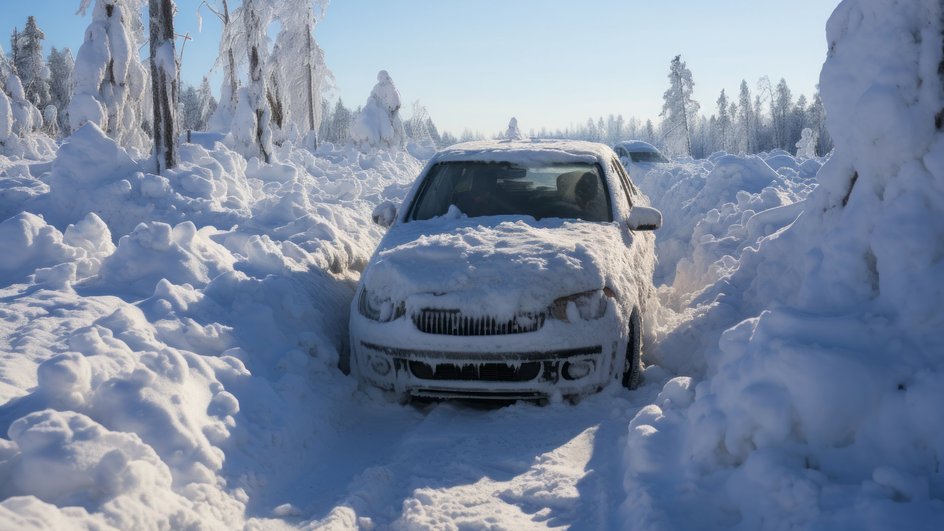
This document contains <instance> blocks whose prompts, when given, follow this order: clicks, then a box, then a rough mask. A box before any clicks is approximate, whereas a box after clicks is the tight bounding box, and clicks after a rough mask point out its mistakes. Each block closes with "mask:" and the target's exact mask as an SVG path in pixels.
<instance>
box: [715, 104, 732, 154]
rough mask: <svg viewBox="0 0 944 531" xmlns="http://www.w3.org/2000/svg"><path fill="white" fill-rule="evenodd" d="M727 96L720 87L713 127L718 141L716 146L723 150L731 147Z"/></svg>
mask: <svg viewBox="0 0 944 531" xmlns="http://www.w3.org/2000/svg"><path fill="white" fill-rule="evenodd" d="M729 110H730V109H729V107H728V96H727V94H725V93H724V89H721V95H720V96H718V119H717V121H716V122H715V127H716V128H717V132H718V142H717V147H720V148H721V149H723V150H725V151H729V150H730V149H732V146H731V142H730V137H731V116H730V115H729V114H728V111H729Z"/></svg>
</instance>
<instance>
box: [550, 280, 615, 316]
mask: <svg viewBox="0 0 944 531" xmlns="http://www.w3.org/2000/svg"><path fill="white" fill-rule="evenodd" d="M612 296H613V292H612V291H611V290H610V289H609V288H605V289H602V290H600V289H597V290H593V291H585V292H583V293H575V294H573V295H570V296H567V297H561V298H559V299H557V300H556V301H554V303H553V304H551V316H552V317H554V318H555V319H558V320H560V321H566V322H568V323H569V322H573V321H579V320H584V321H591V320H593V319H599V318H601V317H603V316H604V315H606V305H607V302H606V299H607V297H612Z"/></svg>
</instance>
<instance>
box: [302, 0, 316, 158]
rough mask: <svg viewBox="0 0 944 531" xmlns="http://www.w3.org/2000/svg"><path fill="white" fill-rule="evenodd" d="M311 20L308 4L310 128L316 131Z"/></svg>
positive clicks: (307, 36)
mask: <svg viewBox="0 0 944 531" xmlns="http://www.w3.org/2000/svg"><path fill="white" fill-rule="evenodd" d="M311 20H312V14H311V6H310V5H309V6H308V25H307V26H306V30H307V31H306V32H305V37H306V38H307V39H308V43H307V44H308V56H307V59H308V130H309V131H315V89H314V86H313V85H314V80H313V79H312V78H313V76H314V75H315V72H314V70H313V69H314V66H312V63H313V62H314V61H313V60H312V52H313V50H312V48H313V46H312V42H311V29H312V28H311ZM314 148H315V149H317V148H318V135H317V133H316V134H315V145H314Z"/></svg>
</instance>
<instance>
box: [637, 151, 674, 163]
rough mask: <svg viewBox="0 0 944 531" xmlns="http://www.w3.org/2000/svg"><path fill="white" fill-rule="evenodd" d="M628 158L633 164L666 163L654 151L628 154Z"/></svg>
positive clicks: (666, 160) (660, 155) (664, 159)
mask: <svg viewBox="0 0 944 531" xmlns="http://www.w3.org/2000/svg"><path fill="white" fill-rule="evenodd" d="M629 157H630V158H631V159H633V162H668V159H666V158H665V157H663V156H662V154H661V153H656V152H655V151H633V152H630V154H629Z"/></svg>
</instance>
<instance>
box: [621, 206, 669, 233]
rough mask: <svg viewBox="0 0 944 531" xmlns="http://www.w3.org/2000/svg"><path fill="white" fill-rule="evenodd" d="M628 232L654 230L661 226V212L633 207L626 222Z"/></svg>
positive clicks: (648, 208)
mask: <svg viewBox="0 0 944 531" xmlns="http://www.w3.org/2000/svg"><path fill="white" fill-rule="evenodd" d="M626 226H627V227H629V230H656V229H658V228H659V227H661V226H662V212H659V211H658V210H656V209H654V208H650V207H644V206H634V207H633V209H632V210H631V211H630V212H629V219H628V220H627V221H626Z"/></svg>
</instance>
